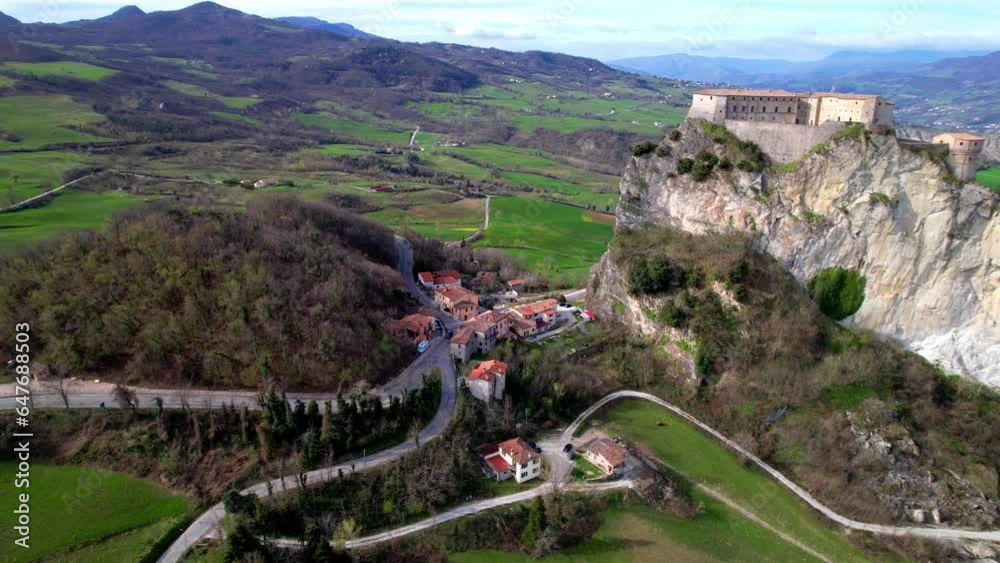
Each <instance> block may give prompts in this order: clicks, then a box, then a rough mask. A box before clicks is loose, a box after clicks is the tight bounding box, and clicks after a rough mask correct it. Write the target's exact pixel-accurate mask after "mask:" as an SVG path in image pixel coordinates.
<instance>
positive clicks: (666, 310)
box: [657, 301, 687, 328]
mask: <svg viewBox="0 0 1000 563" xmlns="http://www.w3.org/2000/svg"><path fill="white" fill-rule="evenodd" d="M657 320H658V321H660V322H661V323H663V324H665V325H667V326H669V327H671V328H680V327H682V326H684V323H685V321H687V313H686V312H685V311H684V309H681V308H680V307H678V306H677V305H674V302H673V301H667V302H666V303H664V304H663V306H662V307H660V311H659V314H658V315H657Z"/></svg>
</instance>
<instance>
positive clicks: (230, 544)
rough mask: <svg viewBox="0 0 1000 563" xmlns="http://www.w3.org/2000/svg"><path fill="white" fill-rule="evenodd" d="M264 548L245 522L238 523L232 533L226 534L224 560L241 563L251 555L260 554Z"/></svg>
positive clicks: (223, 551)
mask: <svg viewBox="0 0 1000 563" xmlns="http://www.w3.org/2000/svg"><path fill="white" fill-rule="evenodd" d="M261 548H262V546H261V544H260V541H258V540H257V537H256V536H254V535H253V532H251V531H250V528H249V527H248V526H247V525H246V524H244V523H243V522H237V523H236V525H235V526H234V527H233V529H232V531H230V532H229V533H228V534H226V541H225V544H224V546H223V549H222V559H223V561H225V562H226V563H239V562H240V561H242V560H243V558H244V557H246V556H248V555H249V554H251V553H254V552H259V551H260V550H261Z"/></svg>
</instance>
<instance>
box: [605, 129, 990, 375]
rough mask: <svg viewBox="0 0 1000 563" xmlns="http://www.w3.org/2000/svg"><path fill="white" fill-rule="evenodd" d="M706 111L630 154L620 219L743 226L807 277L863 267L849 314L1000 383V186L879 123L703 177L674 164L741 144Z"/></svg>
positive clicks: (703, 227)
mask: <svg viewBox="0 0 1000 563" xmlns="http://www.w3.org/2000/svg"><path fill="white" fill-rule="evenodd" d="M703 124H704V122H701V121H692V120H689V121H686V122H685V123H684V124H682V125H681V127H680V131H681V135H682V137H681V139H680V140H678V141H664V144H665V145H670V146H671V154H670V155H666V156H657V155H655V154H653V155H649V156H646V157H636V158H632V159H631V160H630V161H629V163H628V166H627V168H626V170H625V173H624V175H623V178H622V182H621V188H620V189H621V199H620V201H619V205H618V210H617V221H618V226H619V228H633V227H637V226H639V225H642V224H645V223H651V224H656V225H661V226H667V227H671V228H676V229H681V230H684V231H688V232H691V233H695V234H704V233H711V232H719V231H722V230H726V229H738V230H740V231H744V232H746V233H748V234H750V235H751V236H752V237H753V238H754V240H755V247H756V249H757V250H759V251H760V252H764V253H768V254H771V255H772V256H774V257H775V258H777V259H778V260H779V261H780V262H781V263H782V264H783V265H784V267H785V268H786V269H787V270H789V271H790V272H791V273H792V274H793V275H794V276H795V277H796V279H798V280H799V281H800V282H801V283H802V284H807V283H808V281H809V280H810V279H811V278H812V277H813V276H814V275H815V274H816V273H817V272H818V271H819V270H821V269H824V268H829V267H834V266H839V267H844V268H851V269H856V270H858V271H860V272H861V273H862V274H863V275H864V276H865V277H866V279H867V287H866V291H865V301H864V304H863V305H862V307H861V309H860V310H859V311H858V312H857V313H856V314H855V315H853V316H852V317H850V318H848V319H846V320H845V321H844V322H845V324H847V325H850V326H855V327H858V328H863V329H870V330H872V331H874V332H876V333H878V334H881V335H884V336H886V337H892V338H894V339H896V340H898V341H899V342H901V343H902V344H903V345H904V346H905V347H907V348H908V349H910V350H912V351H914V352H917V353H919V354H922V355H923V356H924V357H926V358H927V359H928V360H930V361H932V362H940V363H941V364H942V366H943V367H944V368H945V369H947V370H949V371H953V372H957V373H962V374H965V375H968V376H971V377H975V378H977V379H979V380H981V381H983V382H986V383H988V384H991V385H994V386H1000V326H998V321H1000V291H997V287H998V285H1000V225H998V221H997V220H996V217H997V207H998V203H1000V197H998V195H997V194H995V193H993V192H991V191H990V190H988V189H986V188H983V187H981V186H977V185H974V184H966V185H953V184H950V183H948V182H947V181H946V180H945V169H944V168H943V166H942V165H941V164H940V163H938V162H935V161H934V160H933V159H932V158H929V157H927V156H926V155H921V154H919V153H917V152H913V151H911V150H910V149H907V148H905V147H903V146H902V145H901V144H900V143H898V142H897V141H896V139H895V138H894V137H891V136H877V135H870V134H866V135H855V136H851V135H845V136H842V137H841V138H839V139H837V138H835V139H833V140H831V141H829V142H828V143H826V144H825V145H822V146H818V147H816V149H815V150H814V151H812V152H811V153H810V154H809V155H808V156H806V157H805V158H803V159H802V160H801V161H798V162H795V163H792V164H790V165H785V166H782V167H779V168H780V170H777V171H775V170H771V171H765V172H744V171H741V170H740V169H739V168H738V167H734V168H733V169H732V170H729V171H722V170H719V169H716V170H715V171H714V172H713V173H712V174H711V176H710V177H709V178H708V179H706V180H704V181H702V182H697V181H695V180H694V179H693V177H692V175H691V174H678V173H676V170H677V162H678V160H679V159H681V158H693V157H694V156H695V155H696V154H697V153H698V152H699V151H702V150H703V149H708V150H710V151H713V152H715V153H718V155H719V156H720V157H722V156H723V152H724V150H730V149H724V147H727V146H729V147H731V145H732V144H731V143H729V144H727V143H725V142H723V143H719V142H716V141H717V139H716V140H713V138H712V137H711V136H709V135H708V134H706V132H705V131H704V130H703V129H704V125H703ZM716 137H718V135H716ZM661 154H662V153H661ZM729 156H730V158H732V159H734V160H733V162H734V163H735V162H737V161H736V160H735V159H737V158H738V155H736V156H734V155H729ZM602 264H603V266H602V265H599V266H598V267H597V269H598V271H600V270H601V269H602V267H603V269H605V270H607V268H606V266H607V264H604V262H602ZM606 281H607V282H609V283H614V281H613V280H612V279H608V280H606ZM602 283H604V280H602ZM626 293H627V292H616V293H615V294H616V295H618V296H621V298H622V299H629V298H628V297H627V296H626ZM635 320H636V321H638V322H639V323H640V324H641V323H642V322H643V321H642V319H639V318H637V319H635Z"/></svg>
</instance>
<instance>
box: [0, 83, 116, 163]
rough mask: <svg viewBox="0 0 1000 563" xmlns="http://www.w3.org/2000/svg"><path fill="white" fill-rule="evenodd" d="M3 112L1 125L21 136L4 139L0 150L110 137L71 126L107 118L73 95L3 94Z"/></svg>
mask: <svg viewBox="0 0 1000 563" xmlns="http://www.w3.org/2000/svg"><path fill="white" fill-rule="evenodd" d="M0 115H2V116H3V121H0V129H2V130H4V131H6V132H7V133H13V134H14V135H17V136H18V137H20V138H21V140H20V142H16V143H15V142H11V141H0V150H12V149H36V148H39V147H42V146H45V145H50V144H54V143H86V142H92V141H106V140H108V139H106V138H104V137H97V136H94V135H88V134H86V133H81V132H79V131H74V130H72V129H68V128H67V127H70V126H81V125H87V124H91V123H96V122H99V121H103V120H104V117H103V116H101V115H99V114H97V113H94V111H93V110H92V109H91V108H90V106H87V105H84V104H79V103H77V102H74V101H73V100H72V99H70V97H69V96H10V97H0Z"/></svg>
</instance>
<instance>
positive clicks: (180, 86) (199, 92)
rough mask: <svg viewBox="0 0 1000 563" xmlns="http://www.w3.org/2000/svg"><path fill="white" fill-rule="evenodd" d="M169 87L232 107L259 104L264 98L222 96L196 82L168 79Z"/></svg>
mask: <svg viewBox="0 0 1000 563" xmlns="http://www.w3.org/2000/svg"><path fill="white" fill-rule="evenodd" d="M165 84H166V85H167V87H169V88H170V89H171V90H174V91H176V92H180V93H181V94H185V95H187V96H192V97H195V98H209V99H213V100H218V101H219V102H221V103H222V105H224V106H226V107H227V108H230V109H244V108H248V107H250V106H252V105H255V104H259V103H260V102H262V101H263V100H261V99H260V98H248V97H240V96H220V95H219V94H216V93H215V92H212V91H210V90H206V89H205V88H202V87H201V86H196V85H194V84H187V83H186V82H177V81H176V80H168V81H167V82H166V83H165Z"/></svg>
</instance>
